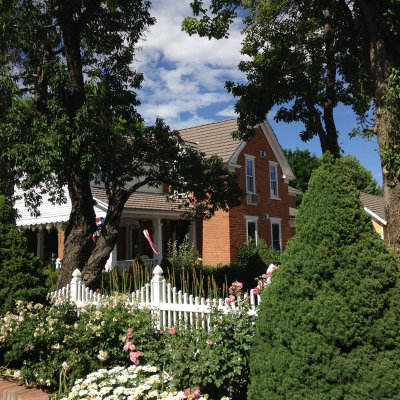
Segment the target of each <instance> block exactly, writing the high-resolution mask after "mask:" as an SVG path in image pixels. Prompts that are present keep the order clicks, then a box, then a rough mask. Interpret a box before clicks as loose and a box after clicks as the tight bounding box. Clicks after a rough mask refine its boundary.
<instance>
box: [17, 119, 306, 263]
mask: <svg viewBox="0 0 400 400" xmlns="http://www.w3.org/2000/svg"><path fill="white" fill-rule="evenodd" d="M236 130H237V123H236V119H228V120H224V121H220V122H214V123H211V124H206V125H201V126H197V127H193V128H187V129H183V130H181V131H180V133H181V135H182V138H183V139H184V140H185V142H186V143H187V144H188V145H190V146H196V147H197V148H198V150H200V151H202V152H204V153H205V154H206V155H207V156H211V155H218V156H219V157H221V158H222V161H223V162H224V163H225V165H226V166H227V167H228V168H229V169H230V170H231V171H235V172H237V173H238V175H239V178H238V179H239V184H240V186H241V188H242V189H243V191H244V192H245V193H246V196H245V198H243V199H242V204H241V205H240V206H238V207H235V208H232V209H230V210H229V211H227V212H224V211H218V212H217V213H216V214H215V216H213V217H212V218H211V219H209V220H201V219H197V220H191V221H188V220H187V219H182V217H181V210H180V209H179V207H178V204H176V203H174V202H171V201H168V199H167V193H166V189H167V188H166V187H159V188H154V187H143V188H141V189H140V192H136V193H134V194H133V195H132V196H131V197H130V198H129V200H128V202H127V203H126V205H125V208H124V211H123V214H122V216H121V226H120V230H119V237H118V242H117V245H116V247H115V249H114V251H113V253H112V254H111V256H110V260H109V264H111V265H115V264H125V263H127V264H130V262H131V260H132V258H134V257H135V256H137V255H139V256H141V257H142V258H143V259H144V260H145V263H146V264H147V265H148V266H149V267H152V266H154V265H155V264H156V263H159V262H160V261H161V258H162V257H163V256H164V255H165V254H166V252H167V247H168V243H169V242H172V241H175V240H176V241H178V242H179V241H181V240H182V239H183V237H184V236H185V235H189V241H190V243H191V244H192V245H194V246H196V247H197V248H198V249H199V251H200V254H201V257H202V258H203V262H204V263H205V264H208V265H216V264H219V263H222V264H230V263H232V262H235V260H236V258H235V257H236V251H237V248H238V247H239V246H240V245H242V244H244V243H246V242H247V241H248V240H249V239H250V238H251V239H253V240H254V241H255V242H257V241H258V238H260V237H262V238H264V239H265V241H266V242H267V243H268V244H270V245H271V246H273V247H274V248H277V249H279V250H281V251H282V250H283V249H284V248H285V245H286V242H287V240H288V239H289V238H290V237H291V236H292V235H293V234H294V229H295V228H294V216H295V213H296V208H295V198H296V195H297V194H299V191H297V190H296V189H293V188H291V187H290V186H289V181H290V180H291V179H294V175H293V172H292V170H291V168H290V166H289V164H288V162H287V160H286V158H285V156H284V154H283V152H282V149H281V147H280V145H279V143H278V141H277V139H276V136H275V134H274V132H273V131H272V129H271V127H270V125H269V123H268V121H264V122H263V123H262V124H260V126H259V127H258V128H257V130H256V135H255V137H253V138H252V139H251V140H250V141H249V142H242V141H240V140H234V139H233V138H232V136H231V134H232V132H234V131H236ZM92 194H93V197H94V200H95V201H96V205H95V212H96V216H98V217H104V216H105V214H106V210H107V196H106V193H105V189H104V188H103V187H101V186H95V185H93V187H92ZM16 207H17V209H18V211H19V214H20V218H19V219H18V221H17V224H18V225H19V226H20V227H21V228H25V229H26V228H29V229H30V233H29V234H28V237H30V242H31V248H32V250H33V251H35V252H36V253H37V255H38V256H39V257H40V258H42V259H43V260H46V261H49V259H50V258H53V259H54V258H55V257H58V258H60V259H62V257H63V240H64V239H63V237H64V235H63V230H64V229H65V225H66V222H67V221H68V217H69V213H70V210H71V203H70V202H69V201H68V202H67V203H66V204H63V205H52V204H50V203H48V202H47V201H44V202H43V204H42V206H41V209H40V212H41V215H40V216H39V217H32V216H31V215H30V214H29V212H28V210H26V208H25V206H24V203H23V201H22V200H20V201H19V202H17V204H16ZM139 219H140V220H142V221H144V223H145V224H146V227H147V229H148V230H149V231H150V233H151V236H152V238H153V241H154V243H155V245H156V247H157V248H158V250H159V251H160V256H159V257H155V255H153V253H152V251H151V248H150V246H149V245H148V244H147V242H146V239H145V238H144V237H143V235H142V234H141V231H140V229H139V224H138V220H139Z"/></svg>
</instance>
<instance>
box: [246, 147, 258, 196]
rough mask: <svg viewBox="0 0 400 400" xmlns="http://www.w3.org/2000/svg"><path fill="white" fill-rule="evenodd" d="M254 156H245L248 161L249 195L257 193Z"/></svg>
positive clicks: (247, 180) (247, 181) (247, 188)
mask: <svg viewBox="0 0 400 400" xmlns="http://www.w3.org/2000/svg"><path fill="white" fill-rule="evenodd" d="M254 158H255V157H254V156H249V155H247V154H246V155H245V160H246V191H247V193H255V192H256V183H255V171H254Z"/></svg>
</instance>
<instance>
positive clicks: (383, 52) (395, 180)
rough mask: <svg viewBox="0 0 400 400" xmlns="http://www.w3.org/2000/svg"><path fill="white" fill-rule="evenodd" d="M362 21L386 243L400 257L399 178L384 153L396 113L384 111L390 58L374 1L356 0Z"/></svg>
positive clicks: (396, 117) (392, 139)
mask: <svg viewBox="0 0 400 400" xmlns="http://www.w3.org/2000/svg"><path fill="white" fill-rule="evenodd" d="M357 3H358V5H359V7H360V10H361V15H362V18H363V22H364V27H365V30H366V32H367V35H368V38H369V41H370V62H371V70H372V73H373V77H374V81H375V108H376V110H375V124H374V131H375V133H376V135H377V138H378V144H379V150H380V154H381V165H382V175H383V192H384V196H385V212H386V220H387V236H386V242H387V243H388V244H389V246H391V247H392V248H393V249H394V251H395V253H396V255H397V257H398V258H400V257H399V256H400V182H399V177H398V176H396V175H395V174H393V173H392V172H391V171H389V170H388V169H387V167H386V163H385V157H384V153H385V151H386V150H387V149H388V148H389V145H390V144H391V142H392V141H395V143H396V144H397V145H399V143H398V138H397V137H396V135H397V132H395V131H394V129H393V120H396V119H398V116H394V115H389V114H388V113H387V112H386V111H385V101H384V97H385V94H386V93H387V90H388V87H387V81H386V80H387V78H388V75H389V66H390V64H389V62H388V60H389V57H388V54H387V50H388V49H387V48H386V46H385V43H384V41H383V39H382V37H380V34H379V29H378V26H377V11H376V2H375V1H368V0H358V1H357Z"/></svg>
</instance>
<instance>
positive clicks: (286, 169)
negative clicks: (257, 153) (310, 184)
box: [260, 120, 296, 181]
mask: <svg viewBox="0 0 400 400" xmlns="http://www.w3.org/2000/svg"><path fill="white" fill-rule="evenodd" d="M260 127H261V129H262V131H263V133H264V136H265V138H266V139H267V141H268V143H269V145H270V147H271V149H272V151H273V153H274V155H275V157H276V159H277V160H278V163H279V165H280V166H281V168H282V173H283V179H285V180H288V181H291V180H293V179H296V177H295V176H294V173H293V171H292V168H290V165H289V163H288V161H287V159H286V157H285V154H284V153H283V151H282V147H281V145H280V144H279V142H278V139H277V138H276V136H275V133H274V131H273V130H272V128H271V125H270V124H269V122H268V120H265V121H264V122H262V123H261V124H260Z"/></svg>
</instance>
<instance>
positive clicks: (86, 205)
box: [57, 172, 96, 289]
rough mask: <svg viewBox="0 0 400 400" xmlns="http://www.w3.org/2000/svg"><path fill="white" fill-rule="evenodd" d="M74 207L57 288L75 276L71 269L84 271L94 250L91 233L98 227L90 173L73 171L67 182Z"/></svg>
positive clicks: (66, 236) (66, 235)
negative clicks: (74, 172)
mask: <svg viewBox="0 0 400 400" xmlns="http://www.w3.org/2000/svg"><path fill="white" fill-rule="evenodd" d="M68 191H69V196H70V198H71V203H72V209H71V214H70V217H69V221H68V226H67V229H66V231H65V239H64V258H63V265H62V268H61V271H60V275H59V278H58V282H57V288H58V289H61V288H63V287H64V286H66V285H67V284H68V283H69V282H70V281H71V278H72V272H73V271H74V270H75V269H76V268H78V269H79V270H80V271H82V270H83V268H84V266H85V265H86V264H87V261H88V259H89V257H90V254H91V252H92V249H93V241H92V235H93V232H94V231H95V230H96V224H95V218H96V215H95V212H94V208H93V205H94V200H93V197H92V193H91V191H90V182H89V178H88V176H87V174H84V173H82V172H79V173H77V174H74V177H73V179H70V183H69V184H68Z"/></svg>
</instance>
